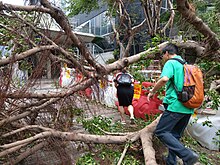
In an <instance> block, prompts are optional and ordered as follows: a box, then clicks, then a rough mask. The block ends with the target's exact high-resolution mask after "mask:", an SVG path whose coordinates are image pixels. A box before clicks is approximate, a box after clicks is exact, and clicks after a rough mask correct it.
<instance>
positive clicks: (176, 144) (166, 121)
mask: <svg viewBox="0 0 220 165" xmlns="http://www.w3.org/2000/svg"><path fill="white" fill-rule="evenodd" d="M190 116H191V115H186V114H181V113H174V112H170V111H167V110H166V111H164V112H163V114H162V116H161V119H160V121H159V123H158V125H157V128H156V130H155V134H156V136H157V137H158V138H159V139H160V140H161V141H162V142H163V143H164V144H165V145H166V146H167V147H168V149H169V155H168V157H167V164H172V165H175V164H176V156H175V155H177V156H178V157H180V158H181V159H183V160H188V159H189V158H190V157H191V156H192V152H191V151H190V150H189V149H187V148H185V147H184V145H183V144H182V143H180V141H179V140H178V137H180V133H178V132H175V130H176V129H178V128H177V125H179V127H181V125H180V124H181V123H179V122H180V121H181V122H183V121H184V123H185V124H186V125H187V123H188V121H189V118H190ZM183 127H185V125H183ZM183 130H184V129H181V130H178V131H179V132H181V131H183ZM178 134H179V135H178Z"/></svg>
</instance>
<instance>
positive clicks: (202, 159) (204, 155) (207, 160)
mask: <svg viewBox="0 0 220 165" xmlns="http://www.w3.org/2000/svg"><path fill="white" fill-rule="evenodd" d="M207 154H208V153H200V155H199V161H200V162H201V163H203V164H205V165H213V164H212V163H211V160H210V158H208V156H207Z"/></svg>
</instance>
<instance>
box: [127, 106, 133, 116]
mask: <svg viewBox="0 0 220 165" xmlns="http://www.w3.org/2000/svg"><path fill="white" fill-rule="evenodd" d="M128 111H129V113H130V119H134V107H133V106H132V105H129V106H128Z"/></svg>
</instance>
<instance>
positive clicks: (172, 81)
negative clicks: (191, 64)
mask: <svg viewBox="0 0 220 165" xmlns="http://www.w3.org/2000/svg"><path fill="white" fill-rule="evenodd" d="M169 60H175V61H178V62H179V63H181V64H182V65H184V64H186V61H185V60H181V59H179V58H171V59H169ZM170 81H171V83H172V85H173V87H174V89H175V91H176V93H177V94H178V92H179V91H178V89H177V87H176V85H175V83H174V77H172V78H171V79H170Z"/></svg>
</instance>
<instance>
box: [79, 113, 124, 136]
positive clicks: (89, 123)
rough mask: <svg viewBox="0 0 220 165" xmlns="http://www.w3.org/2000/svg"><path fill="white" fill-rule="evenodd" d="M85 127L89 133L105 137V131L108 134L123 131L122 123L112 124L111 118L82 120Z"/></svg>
mask: <svg viewBox="0 0 220 165" xmlns="http://www.w3.org/2000/svg"><path fill="white" fill-rule="evenodd" d="M81 122H82V124H83V127H84V128H85V129H86V130H87V131H89V133H92V134H96V135H103V134H104V132H103V131H102V130H104V131H107V132H116V131H119V130H120V131H122V130H123V127H122V124H121V123H119V122H118V123H114V124H112V119H111V118H106V117H103V116H100V115H99V116H95V117H94V118H93V119H91V120H82V121H81Z"/></svg>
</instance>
